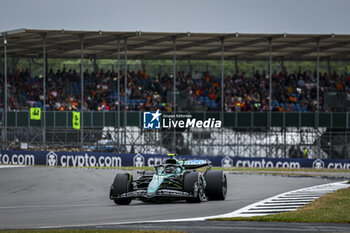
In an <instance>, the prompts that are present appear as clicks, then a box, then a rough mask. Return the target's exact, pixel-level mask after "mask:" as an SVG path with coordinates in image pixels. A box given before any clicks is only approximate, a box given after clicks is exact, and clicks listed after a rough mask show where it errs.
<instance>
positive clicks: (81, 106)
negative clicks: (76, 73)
mask: <svg viewBox="0 0 350 233" xmlns="http://www.w3.org/2000/svg"><path fill="white" fill-rule="evenodd" d="M80 49H81V61H80V62H81V64H80V79H81V80H80V92H81V94H80V95H81V96H80V97H81V100H80V102H81V104H80V119H81V121H80V122H81V123H80V143H81V151H83V149H84V69H83V68H84V39H83V35H81V37H80Z"/></svg>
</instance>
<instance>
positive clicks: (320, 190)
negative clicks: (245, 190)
mask: <svg viewBox="0 0 350 233" xmlns="http://www.w3.org/2000/svg"><path fill="white" fill-rule="evenodd" d="M348 187H350V184H348V181H342V182H334V183H329V184H323V185H317V186H312V187H308V188H302V189H297V190H293V191H289V192H285V193H281V194H278V195H276V196H273V197H270V198H266V199H264V200H262V201H259V202H256V203H253V204H251V205H248V206H246V207H243V208H241V209H239V210H236V211H233V212H231V213H227V214H221V215H215V216H207V217H197V218H180V219H168V220H150V221H133V222H117V223H115V222H113V223H111V222H109V223H89V224H75V225H61V226H42V227H40V228H42V229H50V228H62V227H83V226H85V227H87V226H102V225H129V224H138V223H162V222H188V221H205V220H207V219H212V218H230V217H249V216H264V215H267V214H271V213H275V212H276V211H277V210H276V207H277V206H281V207H282V206H283V207H285V209H282V211H280V212H287V211H293V210H296V209H298V208H299V207H301V206H304V205H305V204H307V203H310V202H311V201H312V200H309V199H308V202H307V203H306V202H302V203H299V202H297V203H295V202H294V203H293V202H290V201H289V202H287V203H286V202H283V203H284V204H283V203H275V202H274V201H272V200H273V199H277V198H280V197H285V196H286V195H287V196H290V195H294V194H295V195H298V194H301V193H302V194H306V193H307V194H310V193H312V195H315V194H317V197H320V196H322V195H324V194H326V193H329V192H333V191H335V190H339V189H343V188H348ZM269 202H270V203H271V202H272V203H273V204H272V205H273V207H272V208H271V210H270V211H269V210H261V209H259V210H257V211H256V212H255V213H250V212H249V210H250V209H255V208H262V207H264V204H265V203H269ZM274 203H275V204H274ZM277 204H278V205H277ZM285 204H287V205H291V204H294V205H293V206H292V207H290V206H285ZM269 206H271V204H267V205H266V207H269ZM243 213H244V214H243ZM246 213H249V214H246Z"/></svg>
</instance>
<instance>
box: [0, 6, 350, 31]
mask: <svg viewBox="0 0 350 233" xmlns="http://www.w3.org/2000/svg"><path fill="white" fill-rule="evenodd" d="M349 12H350V0H294V1H292V0H171V1H170V0H126V1H117V0H98V1H97V0H95V1H93V0H55V1H54V0H30V1H29V0H0V31H6V30H13V29H18V28H30V29H72V30H109V31H135V30H141V31H155V32H187V31H189V32H221V33H232V32H241V33H282V32H287V33H346V34H349V33H350V20H349V19H350V17H349V15H350V14H349Z"/></svg>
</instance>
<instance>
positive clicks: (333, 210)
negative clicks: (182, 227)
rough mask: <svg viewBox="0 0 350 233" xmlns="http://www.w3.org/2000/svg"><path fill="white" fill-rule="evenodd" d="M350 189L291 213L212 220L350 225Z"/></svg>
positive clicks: (342, 190) (337, 192)
mask: <svg viewBox="0 0 350 233" xmlns="http://www.w3.org/2000/svg"><path fill="white" fill-rule="evenodd" d="M349 210H350V188H346V189H340V190H338V191H336V192H333V193H329V194H326V195H324V196H322V197H320V198H319V199H316V200H315V201H313V202H311V203H310V204H308V205H306V206H304V207H302V208H300V209H298V210H296V211H291V212H286V213H279V214H271V215H266V216H256V217H235V218H217V219H210V220H215V221H264V222H313V223H350V211H349Z"/></svg>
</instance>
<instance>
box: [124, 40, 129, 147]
mask: <svg viewBox="0 0 350 233" xmlns="http://www.w3.org/2000/svg"><path fill="white" fill-rule="evenodd" d="M124 59H125V64H124V65H125V77H124V146H125V149H126V121H127V119H126V117H127V116H126V105H127V99H126V98H127V96H126V91H127V85H128V82H127V78H128V38H127V37H126V38H125V39H124Z"/></svg>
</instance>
